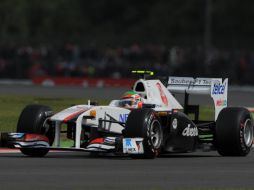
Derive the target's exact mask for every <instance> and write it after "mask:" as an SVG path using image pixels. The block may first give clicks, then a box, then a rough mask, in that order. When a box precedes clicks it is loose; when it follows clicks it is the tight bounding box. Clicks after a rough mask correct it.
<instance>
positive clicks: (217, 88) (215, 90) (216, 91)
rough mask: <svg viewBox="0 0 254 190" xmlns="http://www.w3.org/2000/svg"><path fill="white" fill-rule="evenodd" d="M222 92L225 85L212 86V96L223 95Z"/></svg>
mask: <svg viewBox="0 0 254 190" xmlns="http://www.w3.org/2000/svg"><path fill="white" fill-rule="evenodd" d="M224 92H225V85H223V84H214V86H213V91H212V94H213V95H217V94H224Z"/></svg>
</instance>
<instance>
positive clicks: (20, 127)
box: [17, 104, 54, 157]
mask: <svg viewBox="0 0 254 190" xmlns="http://www.w3.org/2000/svg"><path fill="white" fill-rule="evenodd" d="M50 112H52V110H51V108H49V107H47V106H43V105H37V104H34V105H28V106H26V107H25V108H24V109H23V111H22V112H21V114H20V117H19V120H18V124H17V132H19V133H32V134H42V135H45V136H47V137H48V139H49V143H50V144H52V143H53V141H54V129H53V128H52V126H50V125H49V124H48V123H47V122H46V119H47V118H48V116H47V115H46V113H50ZM20 151H21V152H22V153H23V154H25V155H28V156H36V157H42V156H45V155H46V154H47V153H48V151H49V149H44V148H21V149H20Z"/></svg>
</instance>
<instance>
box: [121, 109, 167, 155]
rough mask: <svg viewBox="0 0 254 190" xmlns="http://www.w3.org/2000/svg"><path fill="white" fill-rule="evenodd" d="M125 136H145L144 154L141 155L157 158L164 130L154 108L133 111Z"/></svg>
mask: <svg viewBox="0 0 254 190" xmlns="http://www.w3.org/2000/svg"><path fill="white" fill-rule="evenodd" d="M125 136H126V137H130V138H131V137H141V138H143V146H144V154H143V155H141V157H143V158H155V157H156V156H157V155H158V154H159V152H160V148H161V145H162V139H163V131H162V127H161V123H160V121H159V118H158V117H157V116H156V114H155V112H154V111H153V110H152V109H136V110H133V111H131V113H130V114H129V116H128V119H127V122H126V126H125ZM132 157H136V158H138V157H139V156H138V155H136V156H135V155H132Z"/></svg>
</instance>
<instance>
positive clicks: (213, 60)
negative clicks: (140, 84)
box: [0, 44, 254, 84]
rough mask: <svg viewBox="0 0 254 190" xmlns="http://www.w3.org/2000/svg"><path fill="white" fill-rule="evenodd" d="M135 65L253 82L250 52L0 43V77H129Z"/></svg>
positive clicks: (253, 55)
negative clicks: (0, 45)
mask: <svg viewBox="0 0 254 190" xmlns="http://www.w3.org/2000/svg"><path fill="white" fill-rule="evenodd" d="M135 69H146V70H153V71H155V73H156V75H160V76H169V75H171V76H173V75H175V76H192V77H224V78H225V77H228V78H230V81H231V83H235V84H254V75H253V74H252V73H254V52H251V51H249V50H239V49H230V50H229V49H215V48H213V49H209V50H204V48H202V47H195V48H193V47H192V48H188V47H167V46H164V45H142V46H141V45H139V44H133V45H131V46H129V47H116V48H112V47H106V48H99V47H96V46H88V47H81V46H78V45H74V44H66V45H64V46H63V47H49V46H37V47H32V46H22V47H14V46H9V47H0V78H13V79H24V78H32V77H36V76H60V77H66V76H68V77H90V78H96V77H100V78H104V77H109V78H129V77H131V73H130V71H131V70H135Z"/></svg>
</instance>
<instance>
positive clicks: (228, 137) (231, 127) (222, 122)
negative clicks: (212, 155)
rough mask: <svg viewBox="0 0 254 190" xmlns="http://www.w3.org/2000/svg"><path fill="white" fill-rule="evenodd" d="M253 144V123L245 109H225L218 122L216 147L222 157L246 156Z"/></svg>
mask: <svg viewBox="0 0 254 190" xmlns="http://www.w3.org/2000/svg"><path fill="white" fill-rule="evenodd" d="M252 142H253V121H252V118H251V115H250V112H249V111H248V110H247V109H245V108H238V107H234V108H224V109H223V110H222V111H221V112H220V114H219V116H218V119H217V122H216V132H215V145H216V147H217V150H218V152H219V154H220V155H222V156H246V155H247V154H248V153H249V151H250V149H251V147H252Z"/></svg>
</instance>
